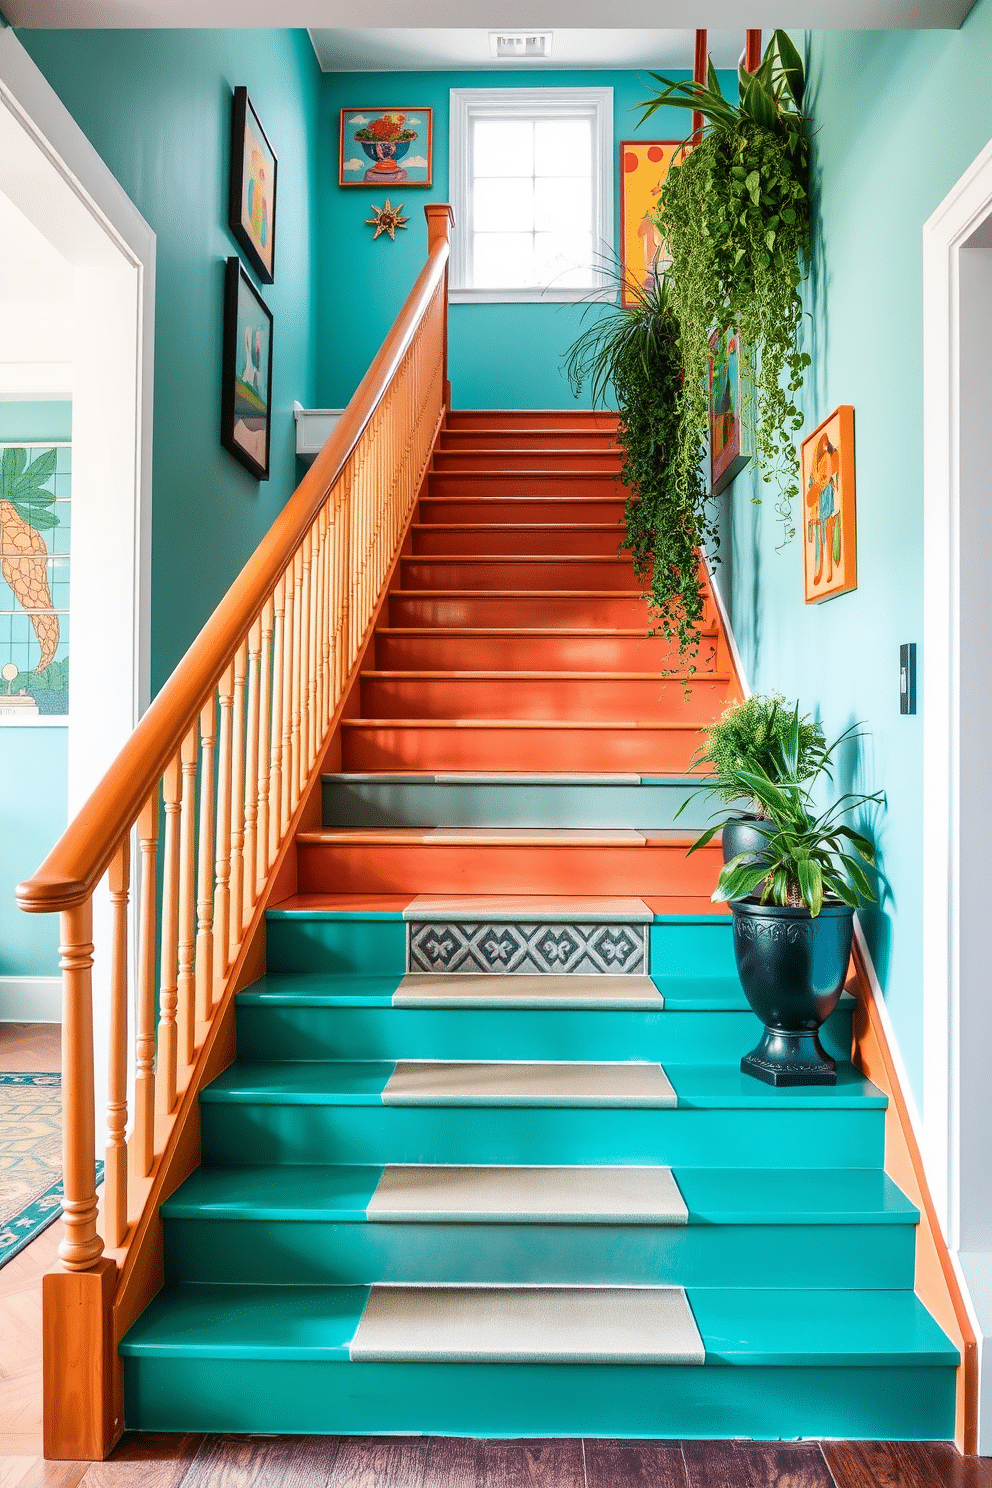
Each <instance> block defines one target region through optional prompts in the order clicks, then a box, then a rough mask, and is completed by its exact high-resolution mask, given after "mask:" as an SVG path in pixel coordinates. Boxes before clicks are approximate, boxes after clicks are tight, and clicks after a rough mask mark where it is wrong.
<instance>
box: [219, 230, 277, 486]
mask: <svg viewBox="0 0 992 1488" xmlns="http://www.w3.org/2000/svg"><path fill="white" fill-rule="evenodd" d="M271 431H272V312H271V311H270V310H269V308H268V306H267V305H266V304H265V302H264V301H263V299H262V297H261V295H260V294H259V292H258V290H257V289H256V288H255V286H254V284H252V282H251V280H250V279H249V277H248V275H247V274H246V273H245V270H244V266H243V264H242V263H241V260H240V259H239V258H229V259H228V260H227V269H226V272H225V277H224V365H223V372H222V376H221V430H220V442H221V444H222V445H223V446H224V448H225V449H226V450H229V451H230V452H231V454H232V455H233V456H234V458H235V459H236V460H240V461H241V464H242V465H243V466H244V467H245V469H246V470H250V471H251V473H252V475H256V476H257V477H258V479H259V480H268V478H269V436H270V434H271Z"/></svg>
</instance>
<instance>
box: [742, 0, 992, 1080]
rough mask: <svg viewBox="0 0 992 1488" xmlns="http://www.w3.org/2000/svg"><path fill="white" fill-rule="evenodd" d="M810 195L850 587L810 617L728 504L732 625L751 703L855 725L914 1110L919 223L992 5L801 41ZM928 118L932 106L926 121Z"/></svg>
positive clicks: (981, 136) (818, 352)
mask: <svg viewBox="0 0 992 1488" xmlns="http://www.w3.org/2000/svg"><path fill="white" fill-rule="evenodd" d="M809 59H810V82H811V91H810V94H809V95H808V102H809V106H810V109H811V112H812V114H813V118H814V134H813V141H814V144H813V167H814V182H815V190H816V197H817V219H816V252H815V264H814V270H813V273H812V275H811V279H810V282H809V285H808V304H809V308H810V310H811V311H812V316H813V319H812V323H811V329H810V336H809V349H810V350H811V352H812V355H813V367H812V369H811V372H810V374H809V379H808V384H807V388H806V393H805V411H806V426H805V428H806V430H807V431H808V430H809V429H812V428H814V427H815V426H816V424H817V423H819V421H820V420H821V419H822V418H824V417H825V416H826V415H827V414H828V413H830V411H831V410H832V409H833V408H834V407H836V406H837V404H839V403H851V404H853V405H854V409H855V435H856V446H857V502H858V510H857V527H858V588H857V590H856V591H855V592H853V593H851V594H846V595H842V596H840V597H838V598H836V599H833V600H830V601H828V602H827V603H824V604H820V605H806V604H804V602H803V554H802V548H801V546H800V542H799V539H798V537H797V539H796V540H795V541H793V542H792V543H790V544H789V545H788V546H787V547H785V548H782V549H780V542H781V534H780V530H779V528H778V527H777V525H776V522H775V517H774V512H773V510H772V506H773V502H772V501H771V500H769V499H768V497H767V495H766V496H765V499H764V501H763V503H762V505H761V506H752V505H751V504H750V503H749V500H748V497H749V496H750V494H751V487H750V486H749V484H748V483H747V481H745V480H743V479H741V480H738V481H737V483H736V485H735V490H734V497H733V518H734V545H733V546H734V583H733V613H734V624H735V630H736V634H737V638H738V641H739V643H740V645H741V649H742V652H743V656H744V662H745V666H746V668H747V671H748V673H749V675H750V679H751V682H752V684H753V685H754V686H755V688H757V689H759V690H761V691H764V690H768V689H771V688H778V689H780V690H781V691H782V692H784V693H785V694H786V695H787V696H788V697H790V698H793V697H798V698H801V699H802V702H803V704H804V706H805V707H807V708H810V709H813V710H815V711H816V712H817V713H819V714H820V715H821V716H822V718H823V721H824V725H825V727H826V730H827V733H828V736H833V735H834V734H837V733H839V732H840V731H841V730H842V729H843V728H845V727H846V726H847V725H848V724H849V723H851V722H853V721H855V720H862V719H863V720H864V721H865V723H866V725H867V729H868V731H869V737H868V738H866V739H864V740H863V741H862V742H861V743H860V745H859V746H858V747H857V749H856V750H852V751H851V753H850V755H849V757H848V759H847V760H846V761H845V769H844V771H843V772H842V774H843V784H844V786H845V787H849V786H850V784H851V782H853V783H854V785H855V786H856V787H857V788H860V789H869V790H870V789H874V788H876V787H881V788H883V789H884V790H885V792H886V794H887V797H888V809H887V811H886V812H885V813H884V814H883V815H881V816H880V817H879V819H878V821H877V823H876V826H875V832H876V837H877V841H878V845H879V848H880V853H881V863H882V867H883V869H884V872H885V876H886V879H887V887H886V888H885V891H884V897H883V899H882V901H881V903H880V906H879V907H878V908H877V909H875V910H871V911H870V912H865V913H864V914H863V916H862V919H863V923H864V924H865V928H866V931H867V933H868V936H869V940H870V943H871V947H872V951H873V954H874V957H875V961H876V965H877V967H878V972H879V976H880V978H881V981H882V985H883V987H884V989H885V998H886V1003H887V1005H888V1007H889V1010H890V1012H891V1014H892V1017H893V1022H894V1025H895V1029H896V1033H897V1036H898V1040H899V1044H900V1048H901V1050H902V1053H903V1056H904V1058H905V1060H906V1064H907V1067H908V1070H909V1074H910V1079H911V1081H912V1084H913V1087H914V1090H915V1093H916V1096H917V1098H918V1099H919V1098H920V1097H921V1094H922V1090H921V1086H922V1038H923V1033H922V1013H923V989H922V982H921V967H920V954H921V931H920V922H921V916H922V915H923V913H924V905H923V902H922V890H921V856H922V851H923V841H922V829H921V816H920V801H921V791H922V728H921V724H922V718H921V714H920V713H917V715H916V716H915V717H904V716H901V715H900V713H899V694H898V661H899V645H900V643H901V642H905V641H916V642H917V643H918V644H919V646H920V652H919V657H920V677H919V682H920V690H919V703H918V706H919V707H920V708H921V709H922V707H924V706H925V705H926V670H927V663H928V660H929V658H928V655H927V651H926V646H925V637H924V635H923V632H922V623H923V622H922V613H923V611H922V582H923V581H922V559H923V552H922V541H923V539H922V518H923V479H922V453H923V450H922V432H921V418H922V409H923V345H922V250H921V229H922V227H923V223H924V222H925V221H926V219H927V218H928V217H929V216H930V214H931V213H932V212H933V210H934V209H935V208H936V207H937V205H938V204H939V203H940V201H941V200H942V198H943V197H944V196H945V194H946V193H947V192H948V190H949V189H950V188H951V186H952V185H953V184H954V182H955V181H956V180H957V179H958V178H959V177H960V176H961V175H962V173H963V172H964V171H965V169H966V168H967V166H968V165H969V164H970V162H971V161H972V160H973V159H974V158H975V156H976V155H977V154H978V153H979V152H980V151H981V150H982V148H983V147H984V146H985V145H986V144H987V142H988V140H989V138H990V136H992V93H990V91H989V87H988V78H989V72H990V68H992V0H978V4H977V5H976V6H975V8H974V10H973V11H972V12H971V15H970V16H969V18H968V20H967V21H966V22H965V24H964V26H963V27H962V29H961V30H960V31H958V32H946V31H927V32H906V31H902V32H890V33H872V32H864V31H858V32H843V31H833V32H822V33H814V34H813V35H812V36H811V38H810V41H809ZM935 104H936V106H934V105H935Z"/></svg>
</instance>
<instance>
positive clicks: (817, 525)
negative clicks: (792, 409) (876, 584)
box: [801, 404, 858, 604]
mask: <svg viewBox="0 0 992 1488" xmlns="http://www.w3.org/2000/svg"><path fill="white" fill-rule="evenodd" d="M801 485H802V503H803V512H802V523H803V559H804V564H805V574H806V603H807V604H819V603H820V601H821V600H824V599H833V598H834V596H835V595H837V594H847V593H848V591H849V590H851V589H856V588H857V587H858V534H857V525H856V518H855V492H854V409H853V408H852V407H851V406H850V405H849V404H842V405H841V407H840V408H835V409H834V411H833V413H832V414H831V415H830V417H829V418H825V419H824V420H823V423H822V424H820V425H819V426H818V427H817V428H815V429H814V430H813V432H812V434H807V436H806V438H805V439H804V440H803V443H802V481H801Z"/></svg>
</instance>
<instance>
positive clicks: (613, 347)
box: [564, 262, 718, 654]
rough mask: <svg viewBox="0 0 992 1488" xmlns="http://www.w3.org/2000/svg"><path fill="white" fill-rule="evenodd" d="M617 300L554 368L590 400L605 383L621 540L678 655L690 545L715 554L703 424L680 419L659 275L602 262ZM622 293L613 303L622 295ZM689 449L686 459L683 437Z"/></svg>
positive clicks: (693, 626)
mask: <svg viewBox="0 0 992 1488" xmlns="http://www.w3.org/2000/svg"><path fill="white" fill-rule="evenodd" d="M611 272H612V275H613V280H614V285H615V287H616V288H617V289H621V288H622V289H623V290H624V294H622V295H620V296H619V301H620V302H619V303H618V304H616V305H611V306H610V307H609V308H607V309H606V310H605V312H604V311H602V308H601V306H599V305H597V306H595V307H594V306H593V305H589V306H587V307H586V312H585V314H588V313H589V312H590V311H591V310H593V309H596V310H597V311H598V312H599V313H598V315H597V319H596V320H595V321H594V322H593V323H592V324H591V325H589V326H587V327H586V329H585V330H583V331H582V333H581V334H580V335H579V336H578V338H577V339H576V340H575V341H574V342H573V343H572V345H571V346H570V347H569V349H568V351H567V352H566V354H565V362H564V370H565V373H566V376H567V377H568V380H569V382H570V383H571V385H572V388H573V390H574V391H575V393H576V394H578V393H579V392H580V391H581V389H582V387H583V386H584V385H585V384H586V383H588V384H589V386H590V391H591V393H592V402H593V405H594V406H595V405H597V404H599V405H601V406H605V405H606V403H607V399H608V398H609V396H610V393H611V390H612V393H613V396H614V397H615V399H616V406H617V410H618V412H619V415H620V426H619V430H618V438H619V442H620V448H621V451H622V459H623V463H622V466H621V472H620V477H621V479H622V481H623V483H624V484H625V486H626V487H627V488H628V492H629V494H628V496H627V503H626V511H625V513H624V521H625V523H626V536H625V537H624V539H623V541H622V543H621V547H622V548H625V549H628V550H629V551H630V553H631V554H632V556H633V562H634V572H635V573H636V574H637V577H638V578H639V579H640V580H641V581H642V582H644V583H645V584H646V586H647V589H648V594H649V598H650V601H651V605H652V608H653V610H654V611H655V612H656V614H657V616H658V628H659V629H660V630H661V631H662V632H663V633H664V634H665V636H666V637H667V638H668V639H669V640H676V641H677V642H678V648H679V651H680V653H682V654H684V653H685V652H687V651H693V650H695V648H696V646H697V645H698V639H699V627H700V622H701V620H702V615H703V595H704V590H703V586H702V584H701V582H700V576H699V556H698V549H699V547H700V546H701V545H703V544H705V545H706V547H707V549H708V551H709V552H710V553H711V554H712V555H714V556H715V554H716V549H717V546H718V534H717V531H716V526H715V521H714V514H713V510H712V508H711V506H710V504H709V496H708V493H707V490H706V487H705V485H704V483H703V480H702V477H701V474H700V459H701V456H702V450H703V437H704V434H705V430H703V431H700V430H695V431H694V432H692V430H691V427H687V424H686V418H687V412H688V404H687V399H686V395H685V388H684V383H683V377H682V363H681V357H680V353H679V333H678V325H677V322H676V320H675V317H674V314H673V311H672V294H671V289H670V287H669V284H668V281H667V279H666V278H665V277H664V276H659V277H658V279H657V281H656V282H655V283H654V284H653V285H652V286H651V287H649V288H645V287H644V286H642V285H641V284H639V283H637V282H636V281H634V280H632V279H628V280H627V281H626V282H624V280H623V276H622V269H621V268H620V266H619V264H618V263H616V262H611ZM625 298H626V299H627V300H628V301H629V303H628V304H626V305H625V304H623V299H625ZM692 438H694V439H695V445H694V450H695V456H694V458H693V459H692V460H691V461H689V462H686V461H685V460H684V459H683V457H682V456H683V451H684V448H685V445H686V441H687V439H692Z"/></svg>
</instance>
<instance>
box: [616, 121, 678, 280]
mask: <svg viewBox="0 0 992 1488" xmlns="http://www.w3.org/2000/svg"><path fill="white" fill-rule="evenodd" d="M682 151H683V146H682V142H681V140H628V141H626V142H625V143H623V144H621V146H620V262H621V267H622V270H623V290H622V296H621V303H622V304H623V305H633V304H636V302H637V294H636V291H635V290H634V289H633V288H632V286H634V285H637V286H639V287H640V288H641V289H645V290H652V289H653V288H654V286H655V283H656V280H657V276H658V274H659V273H663V272H664V270H665V268H666V267H667V265H668V263H669V258H668V250H667V248H666V246H665V240H664V238H663V236H662V233H661V229H660V228H659V226H658V222H657V217H658V212H659V198H660V196H661V188H662V187H663V186H664V184H665V180H666V178H667V176H668V172H669V170H670V169H671V166H672V162H673V161H674V160H676V159H677V158H678V157H680V156H681V155H682Z"/></svg>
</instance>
